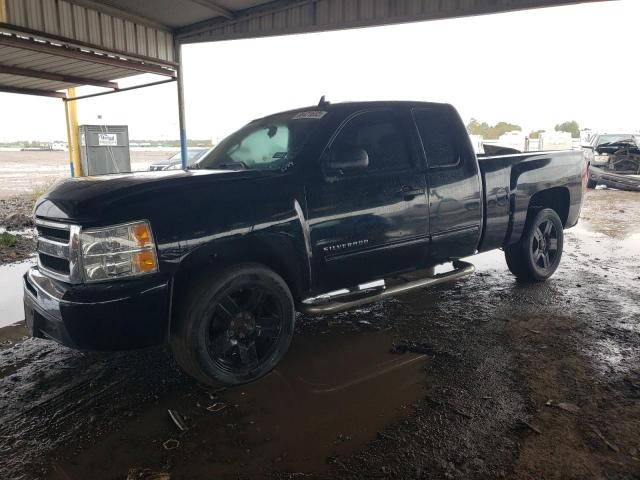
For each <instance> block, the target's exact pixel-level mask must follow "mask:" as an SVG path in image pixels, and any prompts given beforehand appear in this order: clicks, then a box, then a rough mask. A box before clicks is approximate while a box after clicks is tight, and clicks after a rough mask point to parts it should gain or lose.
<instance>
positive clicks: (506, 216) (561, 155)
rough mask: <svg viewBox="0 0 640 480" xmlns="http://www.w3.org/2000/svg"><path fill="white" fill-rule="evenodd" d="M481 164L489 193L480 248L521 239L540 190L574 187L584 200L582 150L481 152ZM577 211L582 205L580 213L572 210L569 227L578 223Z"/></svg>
mask: <svg viewBox="0 0 640 480" xmlns="http://www.w3.org/2000/svg"><path fill="white" fill-rule="evenodd" d="M478 163H479V165H480V172H481V177H482V186H483V190H484V196H485V209H484V229H483V234H482V238H481V239H480V245H479V248H478V250H479V251H487V250H491V249H494V248H500V247H503V246H505V245H508V244H511V243H514V242H516V241H517V240H518V239H519V238H520V234H521V232H522V229H523V227H524V222H525V220H526V213H527V208H528V206H529V202H530V200H531V198H532V196H533V195H534V194H535V193H536V192H537V191H538V190H540V189H543V188H544V189H549V188H558V189H561V188H565V189H567V193H569V189H571V190H573V193H578V195H577V197H578V199H581V185H582V182H581V179H582V168H583V166H584V160H583V154H582V152H580V151H573V150H566V151H548V152H528V153H518V154H510V155H491V156H485V155H479V156H478ZM570 196H571V197H572V198H573V197H575V196H576V195H570ZM571 208H572V207H570V210H571ZM577 213H579V207H578V210H577V212H576V211H575V208H574V211H570V212H568V214H567V219H566V221H565V227H569V226H573V225H574V224H575V221H577ZM574 217H575V221H574Z"/></svg>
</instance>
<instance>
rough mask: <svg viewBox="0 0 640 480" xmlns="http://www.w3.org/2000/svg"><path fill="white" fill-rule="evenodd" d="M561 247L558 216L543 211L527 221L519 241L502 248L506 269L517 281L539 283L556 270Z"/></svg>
mask: <svg viewBox="0 0 640 480" xmlns="http://www.w3.org/2000/svg"><path fill="white" fill-rule="evenodd" d="M563 244H564V232H563V226H562V222H561V221H560V217H559V216H558V214H557V213H556V212H555V211H554V210H551V209H550V208H545V209H543V210H540V211H539V212H538V213H537V214H536V215H535V216H534V217H533V218H532V219H530V221H528V222H527V225H526V226H525V229H524V231H523V232H522V237H520V241H519V242H518V243H516V244H514V245H510V246H508V247H507V248H505V250H504V255H505V259H506V260H507V266H508V267H509V270H510V271H511V273H513V274H514V275H515V276H516V277H517V278H518V279H520V280H524V281H528V282H542V281H544V280H546V279H547V278H549V277H550V276H551V275H553V273H554V272H555V271H556V269H557V268H558V265H559V264H560V259H561V258H562V248H563Z"/></svg>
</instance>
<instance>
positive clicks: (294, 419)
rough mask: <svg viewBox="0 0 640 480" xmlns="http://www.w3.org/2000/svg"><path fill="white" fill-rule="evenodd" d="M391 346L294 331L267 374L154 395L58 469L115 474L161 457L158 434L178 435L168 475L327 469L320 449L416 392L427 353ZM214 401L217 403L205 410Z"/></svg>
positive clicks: (344, 445) (364, 438)
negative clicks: (174, 413)
mask: <svg viewBox="0 0 640 480" xmlns="http://www.w3.org/2000/svg"><path fill="white" fill-rule="evenodd" d="M391 345H392V338H391V336H390V335H389V334H387V333H384V332H382V333H381V332H359V333H353V332H349V333H333V332H331V333H328V334H324V335H323V334H302V335H297V336H295V337H294V343H293V344H292V347H291V350H290V351H289V353H288V354H287V356H286V358H285V359H284V361H283V362H282V363H281V364H280V365H279V366H278V368H277V369H276V370H275V371H273V372H272V373H271V374H269V375H268V376H267V377H265V378H263V379H261V380H259V381H258V382H255V383H252V384H249V385H245V386H242V387H236V388H232V389H229V390H227V391H226V392H225V393H223V394H222V397H221V398H220V399H216V400H212V399H210V398H209V397H207V396H206V394H205V393H204V392H202V393H201V394H200V395H199V397H198V398H199V400H197V401H196V399H195V398H191V397H192V396H191V397H190V398H188V399H185V398H181V397H180V395H175V396H173V397H172V398H165V399H160V400H159V403H157V404H154V405H150V406H146V407H145V408H144V411H143V412H142V413H141V414H140V417H138V418H136V419H135V420H132V421H131V422H130V423H129V424H128V425H125V427H124V428H123V429H121V430H120V431H118V432H114V433H112V434H109V435H108V436H107V437H105V438H104V439H103V440H101V441H99V442H98V443H97V444H96V445H95V446H92V447H91V448H90V449H88V450H87V451H86V452H84V453H83V454H80V455H79V456H78V457H76V458H74V459H73V461H72V464H70V465H65V466H64V468H65V469H66V470H67V471H68V472H69V473H70V474H72V478H88V476H86V475H90V476H91V477H92V478H96V479H98V478H114V477H117V476H118V475H125V474H126V471H127V469H128V468H130V467H132V466H140V467H142V466H146V467H151V466H159V465H163V464H164V463H165V462H166V452H163V449H162V448H161V447H160V445H161V443H162V442H163V441H165V440H166V439H167V438H180V442H181V446H180V449H179V450H176V451H173V452H174V453H175V455H173V456H172V462H171V463H172V464H173V467H172V469H171V472H172V477H173V475H176V476H177V477H180V478H219V477H220V476H221V475H223V476H225V475H232V476H233V475H237V474H238V472H240V471H241V472H242V474H243V475H248V476H249V477H255V476H264V475H266V474H267V473H268V472H270V471H280V472H287V471H289V472H314V471H322V470H326V468H327V458H329V457H331V456H336V455H337V456H343V455H349V454H351V453H353V452H354V451H355V450H357V449H358V448H360V447H362V445H363V444H365V443H367V442H369V441H371V440H373V439H375V438H376V436H377V432H379V431H380V430H382V429H383V428H384V427H385V425H387V424H389V423H391V422H392V421H394V420H395V419H397V418H398V417H399V416H401V415H402V412H403V411H404V410H405V409H406V407H407V405H410V404H412V403H414V402H416V401H418V400H420V399H422V398H423V397H424V394H425V377H424V367H425V363H426V361H427V360H426V356H425V355H417V354H405V355H394V354H390V353H389V349H390V347H391ZM183 396H184V395H183ZM215 401H220V402H224V403H225V404H226V405H227V406H226V408H225V409H223V410H221V411H220V412H216V413H213V412H208V411H207V410H206V407H207V406H208V405H209V404H212V403H214V402H215ZM196 404H197V405H198V406H197V407H195V406H194V405H196ZM168 408H172V409H178V410H179V411H180V412H181V413H182V414H183V415H186V416H187V417H188V418H189V419H190V420H189V421H190V422H191V428H190V430H189V431H188V432H186V433H185V434H183V435H182V436H178V433H177V432H176V429H175V426H174V425H172V424H171V423H170V422H169V421H168V419H167V413H166V411H167V409H168ZM190 410H191V411H190ZM141 439H145V441H144V442H141V441H140V440H141ZM149 439H153V441H150V440H149ZM154 468H155V467H154ZM95 472H102V473H100V475H98V476H97V477H96V476H95V475H94V474H95ZM51 478H58V477H56V476H55V475H54V476H53V477H51Z"/></svg>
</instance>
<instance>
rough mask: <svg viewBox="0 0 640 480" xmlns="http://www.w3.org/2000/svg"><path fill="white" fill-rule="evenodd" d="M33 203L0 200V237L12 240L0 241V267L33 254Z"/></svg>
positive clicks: (21, 198)
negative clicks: (6, 236) (7, 236)
mask: <svg viewBox="0 0 640 480" xmlns="http://www.w3.org/2000/svg"><path fill="white" fill-rule="evenodd" d="M33 201H34V199H33V198H31V197H30V196H28V195H23V196H17V197H11V198H6V199H2V198H0V235H2V234H8V235H10V237H11V238H13V239H14V240H13V241H12V242H7V241H6V240H5V241H0V265H5V264H8V263H13V262H19V261H22V260H25V259H28V258H29V257H31V256H32V255H33V254H34V253H35V250H36V241H35V229H34V228H33V220H32V213H31V211H32V209H33ZM0 277H1V274H0ZM1 281H2V280H1V278H0V282H1ZM0 305H1V304H0ZM1 325H2V323H1V321H0V326H1Z"/></svg>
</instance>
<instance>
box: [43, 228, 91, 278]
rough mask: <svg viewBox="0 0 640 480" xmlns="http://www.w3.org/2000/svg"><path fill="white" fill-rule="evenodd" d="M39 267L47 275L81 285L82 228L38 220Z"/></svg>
mask: <svg viewBox="0 0 640 480" xmlns="http://www.w3.org/2000/svg"><path fill="white" fill-rule="evenodd" d="M36 228H37V230H38V266H39V267H40V270H41V271H42V273H44V274H45V275H47V276H49V277H52V278H55V279H57V280H62V281H63V282H67V283H80V281H81V270H80V262H79V259H80V226H78V225H70V224H66V223H58V222H51V221H48V220H42V219H36Z"/></svg>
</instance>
